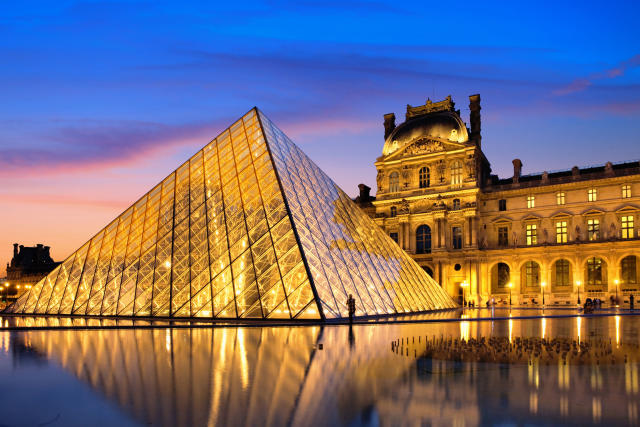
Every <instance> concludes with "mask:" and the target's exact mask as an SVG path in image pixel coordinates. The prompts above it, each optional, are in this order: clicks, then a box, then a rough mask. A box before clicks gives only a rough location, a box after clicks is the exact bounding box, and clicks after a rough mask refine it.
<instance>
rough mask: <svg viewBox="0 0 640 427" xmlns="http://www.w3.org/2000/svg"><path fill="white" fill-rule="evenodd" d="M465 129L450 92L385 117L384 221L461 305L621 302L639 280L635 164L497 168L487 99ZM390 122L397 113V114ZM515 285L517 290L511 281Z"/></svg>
mask: <svg viewBox="0 0 640 427" xmlns="http://www.w3.org/2000/svg"><path fill="white" fill-rule="evenodd" d="M469 101H470V104H469V109H470V111H471V114H470V126H469V128H467V126H466V124H464V122H463V121H462V119H461V117H460V112H459V111H456V110H455V109H454V108H455V106H454V103H453V101H452V100H451V98H450V97H448V98H447V99H445V100H444V101H440V102H435V103H434V102H431V101H430V100H428V101H427V103H426V104H425V105H424V106H420V107H412V106H407V114H406V118H407V120H406V121H405V122H404V123H401V124H400V125H398V126H396V124H395V115H389V114H388V115H386V116H385V134H386V138H385V144H384V147H383V155H382V156H381V157H379V158H378V159H377V160H376V162H375V166H376V168H377V171H378V175H377V185H378V190H377V196H376V199H375V201H373V205H374V206H375V213H374V212H373V210H369V212H370V213H371V214H373V215H374V216H375V219H376V221H377V223H378V224H379V225H380V226H381V227H383V229H384V230H385V231H386V232H387V233H389V235H391V237H392V238H394V239H396V240H397V241H398V244H399V245H400V246H401V247H402V248H403V249H404V250H406V251H407V252H408V253H410V254H411V255H412V256H413V257H414V259H415V260H416V261H417V262H418V263H419V264H420V265H421V266H423V268H424V269H425V270H427V271H428V272H429V273H430V274H432V275H433V277H434V278H435V279H436V280H437V281H438V282H439V283H440V284H441V285H442V286H443V287H445V288H446V289H447V291H448V292H449V293H450V294H451V295H452V296H453V297H458V298H459V299H460V300H462V292H463V288H462V287H461V286H460V284H462V283H465V282H466V283H468V284H469V287H468V288H467V291H466V292H467V293H466V298H467V299H468V300H469V301H473V302H474V303H475V304H476V305H478V304H481V305H484V304H485V303H486V302H487V301H488V300H489V299H491V298H494V299H495V300H496V301H497V302H498V303H505V304H507V303H508V300H509V290H511V299H512V302H513V304H528V305H531V304H534V305H535V304H540V303H541V302H542V299H543V291H544V295H545V296H544V297H545V302H546V303H547V304H552V305H555V304H560V305H566V304H575V303H576V302H577V300H578V292H580V296H581V298H582V300H583V301H584V299H585V298H587V297H598V298H601V299H604V300H606V301H609V299H610V297H615V296H616V295H617V296H618V297H619V300H620V303H621V304H625V302H626V301H628V297H629V295H631V294H632V293H634V292H638V291H639V290H640V289H639V288H640V287H639V285H638V283H639V280H640V259H639V258H638V256H639V255H640V238H639V237H640V236H639V235H640V227H639V226H640V164H639V163H638V162H627V163H622V164H615V165H613V164H611V163H607V164H606V165H603V166H599V167H589V168H578V167H573V168H571V169H568V170H566V171H561V172H544V173H541V174H534V175H526V176H522V175H521V170H522V162H521V161H520V160H519V159H515V160H514V162H513V164H514V176H513V177H511V178H507V179H499V178H498V177H497V176H496V175H492V174H491V168H490V164H489V162H488V160H487V159H486V157H485V155H484V154H483V152H482V149H481V133H480V129H481V126H480V96H479V95H472V96H470V97H469ZM390 117H393V120H390ZM509 284H511V287H509Z"/></svg>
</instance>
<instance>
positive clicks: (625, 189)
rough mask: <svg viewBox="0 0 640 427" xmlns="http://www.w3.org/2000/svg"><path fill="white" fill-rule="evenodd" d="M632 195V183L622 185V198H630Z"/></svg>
mask: <svg viewBox="0 0 640 427" xmlns="http://www.w3.org/2000/svg"><path fill="white" fill-rule="evenodd" d="M630 197H631V186H630V185H623V186H622V198H623V199H628V198H630Z"/></svg>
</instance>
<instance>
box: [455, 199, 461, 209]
mask: <svg viewBox="0 0 640 427" xmlns="http://www.w3.org/2000/svg"><path fill="white" fill-rule="evenodd" d="M458 209H460V199H453V210H454V211H457V210H458Z"/></svg>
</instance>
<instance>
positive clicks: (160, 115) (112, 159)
mask: <svg viewBox="0 0 640 427" xmlns="http://www.w3.org/2000/svg"><path fill="white" fill-rule="evenodd" d="M639 17H640V6H639V5H638V3H637V2H608V3H602V2H599V3H596V2H581V3H575V2H571V3H564V2H536V3H530V2H512V3H504V2H500V3H490V2H468V3H467V2H455V3H454V2H415V3H414V2H376V1H354V2H337V1H335V2H332V1H328V2H322V3H315V2H304V1H303V2H228V3H223V2H188V1H180V2H171V1H100V2H93V1H68V0H67V1H64V0H63V1H41V2H38V1H31V2H9V3H7V4H4V5H3V7H2V10H0V53H1V56H0V57H1V60H0V61H1V62H0V64H1V65H2V66H1V67H0V93H2V97H1V98H0V99H2V102H0V124H1V126H0V198H1V199H2V200H3V203H2V206H3V209H2V211H3V212H2V213H0V216H1V217H0V224H2V225H0V235H1V236H3V239H2V241H0V261H2V260H4V259H5V258H7V256H10V255H8V254H9V251H10V250H11V248H10V244H11V243H13V241H19V242H24V243H25V244H32V243H36V240H37V241H41V240H42V241H43V243H47V244H51V245H52V247H53V253H54V255H55V256H56V257H57V258H61V257H64V256H66V255H67V254H68V253H69V252H70V251H72V250H73V249H75V248H76V247H77V246H79V245H80V244H81V243H82V242H83V241H85V240H86V239H87V238H88V237H90V235H91V234H93V232H95V231H96V230H97V229H99V228H100V227H101V226H102V225H104V224H105V223H106V222H107V221H109V220H110V219H111V218H113V217H114V216H115V215H117V214H118V213H119V212H120V211H121V210H123V209H124V208H126V207H127V206H128V205H129V204H131V202H132V201H133V200H135V199H136V198H137V197H138V196H140V195H142V194H143V193H144V192H145V191H146V190H147V189H148V188H150V187H151V185H153V184H154V183H156V182H158V181H159V180H160V179H162V178H163V177H164V176H165V175H167V173H168V172H170V171H171V170H173V169H174V168H175V167H176V166H177V165H178V164H179V163H180V162H182V161H183V160H185V159H186V158H188V157H189V156H190V155H191V154H192V153H193V152H195V150H197V149H198V148H199V147H201V146H202V145H204V144H205V143H206V142H207V141H208V140H209V139H211V138H212V137H214V136H215V135H216V134H217V133H218V132H219V131H220V130H222V129H224V127H226V126H227V125H228V124H229V123H230V122H231V121H232V120H234V119H235V118H237V117H239V116H240V115H242V114H243V113H244V112H246V111H247V110H248V109H249V108H251V107H252V106H254V105H257V106H258V107H259V108H261V109H262V110H263V111H264V112H265V113H266V114H267V115H268V116H269V117H270V118H271V119H272V120H273V121H274V122H276V123H277V124H278V125H279V126H280V127H281V128H282V129H283V130H284V131H285V132H286V133H287V134H288V135H289V136H290V137H292V139H293V140H294V141H295V142H296V143H297V144H298V145H300V146H301V147H302V149H303V150H304V151H305V152H306V153H307V154H308V155H310V157H311V158H312V159H314V160H315V161H316V163H318V164H319V165H320V167H322V168H323V169H324V170H325V171H326V172H327V173H328V174H329V175H330V176H332V177H333V178H334V180H335V181H336V182H337V183H338V184H339V185H340V186H341V187H342V188H343V189H344V190H345V191H347V192H348V193H350V194H353V195H355V192H356V185H357V184H358V183H360V182H364V183H367V184H369V185H370V186H372V187H373V186H374V184H375V169H374V167H373V161H374V160H375V158H376V157H377V156H379V155H380V154H381V150H382V144H383V128H382V115H383V114H384V113H388V112H395V113H396V115H397V116H399V117H402V115H403V113H404V109H405V107H406V104H408V103H409V104H413V105H418V104H422V103H424V101H425V100H426V98H427V97H431V98H432V99H441V98H444V97H445V96H447V95H449V94H451V95H452V96H453V98H454V101H456V104H457V107H459V108H460V109H461V110H462V114H463V116H464V118H465V120H468V98H467V97H468V95H470V94H475V93H480V94H481V96H482V107H483V110H482V120H483V122H482V128H483V150H484V151H485V153H486V154H487V157H488V158H489V160H490V162H491V164H492V167H493V170H494V172H495V173H498V174H499V175H501V176H509V175H510V174H511V168H512V166H511V160H512V159H513V158H515V157H519V158H521V159H522V161H523V163H524V173H529V172H535V171H543V170H554V169H562V168H571V167H572V166H573V165H587V164H593V163H604V162H606V161H607V160H611V161H620V160H626V159H636V158H640V144H639V143H638V142H639V137H638V135H640V120H638V118H639V117H640V26H638V25H637V21H638V18H639ZM34 211H37V212H38V213H40V215H36V214H34V213H33V212H34ZM42 212H46V213H47V215H45V216H46V218H43V217H42V215H41V213H42ZM71 225H72V227H71ZM70 228H72V231H70V230H69V229H70ZM7 260H8V259H7Z"/></svg>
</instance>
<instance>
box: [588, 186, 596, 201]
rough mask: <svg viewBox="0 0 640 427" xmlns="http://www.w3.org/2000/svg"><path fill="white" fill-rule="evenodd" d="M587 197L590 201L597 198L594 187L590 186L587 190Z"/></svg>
mask: <svg viewBox="0 0 640 427" xmlns="http://www.w3.org/2000/svg"><path fill="white" fill-rule="evenodd" d="M587 198H588V199H589V201H590V202H595V201H596V200H598V190H596V189H595V188H590V189H589V190H588V191H587Z"/></svg>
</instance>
